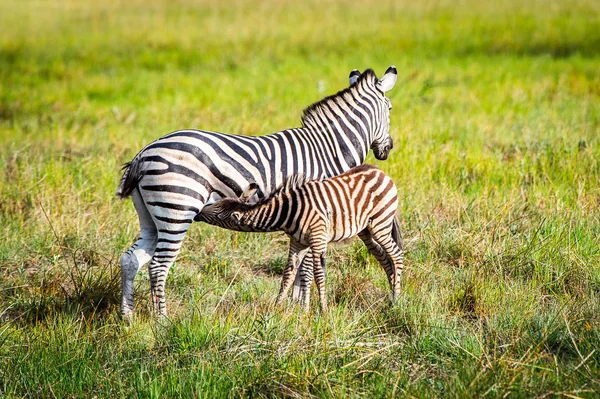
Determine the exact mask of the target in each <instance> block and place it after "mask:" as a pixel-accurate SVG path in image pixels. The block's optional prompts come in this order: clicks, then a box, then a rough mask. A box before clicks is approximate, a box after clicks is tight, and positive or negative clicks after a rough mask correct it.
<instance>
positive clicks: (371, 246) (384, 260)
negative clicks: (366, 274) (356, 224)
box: [358, 229, 396, 292]
mask: <svg viewBox="0 0 600 399" xmlns="http://www.w3.org/2000/svg"><path fill="white" fill-rule="evenodd" d="M358 237H359V238H360V239H361V240H362V242H364V243H365V245H366V246H367V249H368V250H369V252H370V253H371V255H373V256H374V257H375V259H377V261H378V262H379V264H380V265H381V267H382V268H383V270H384V271H385V274H386V276H387V278H388V282H389V283H390V289H391V290H392V292H393V290H394V278H395V277H394V276H395V269H396V268H395V266H394V262H393V261H392V259H390V258H389V257H388V255H387V252H386V251H385V250H384V249H383V248H382V247H381V246H380V245H379V244H377V243H376V242H375V240H373V236H372V235H371V232H370V231H369V230H368V229H364V230H363V231H361V232H360V233H358Z"/></svg>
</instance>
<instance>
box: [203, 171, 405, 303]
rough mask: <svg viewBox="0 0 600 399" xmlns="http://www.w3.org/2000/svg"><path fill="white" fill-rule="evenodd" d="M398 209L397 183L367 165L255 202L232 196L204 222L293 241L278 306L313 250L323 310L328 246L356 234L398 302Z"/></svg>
mask: <svg viewBox="0 0 600 399" xmlns="http://www.w3.org/2000/svg"><path fill="white" fill-rule="evenodd" d="M253 188H254V189H256V186H253ZM248 196H249V195H248V194H246V197H248ZM397 208H398V194H397V190H396V186H395V185H394V182H393V180H392V179H391V178H390V177H389V176H387V175H386V174H385V173H383V172H382V171H381V170H379V169H377V168H376V167H374V166H371V165H361V166H358V167H355V168H353V169H350V170H349V171H347V172H345V173H343V174H342V175H339V176H337V177H332V178H330V179H327V180H321V181H319V180H313V181H311V180H309V179H307V178H306V177H304V176H302V175H296V176H294V177H292V178H290V179H288V180H287V181H286V183H285V184H284V185H282V186H281V187H280V188H279V189H277V190H276V191H274V192H273V193H272V194H271V195H270V196H269V197H266V198H263V199H262V200H260V201H259V202H257V203H255V204H250V203H248V202H244V201H242V200H240V199H235V198H227V199H224V200H222V201H219V202H217V203H215V204H211V205H207V206H205V207H204V209H203V210H202V212H201V214H200V218H201V219H202V220H203V221H205V222H208V223H211V224H214V225H217V226H221V227H225V228H228V229H232V230H242V231H255V232H268V231H283V232H285V233H286V234H287V235H288V236H289V237H290V249H289V257H288V266H287V267H286V269H285V271H284V274H283V278H282V282H281V289H280V291H279V295H278V298H277V302H278V303H281V302H282V301H283V300H284V299H285V297H286V296H287V292H288V290H289V288H290V286H291V283H292V280H293V279H294V277H295V275H296V273H297V270H298V267H299V256H298V255H299V252H300V251H302V250H305V249H306V248H310V252H311V253H312V257H313V270H312V271H314V277H315V281H316V284H317V288H318V292H319V297H320V300H321V309H322V310H325V309H326V308H327V300H326V297H325V251H326V247H327V243H329V242H332V241H341V240H345V239H347V238H350V237H353V236H356V235H358V236H359V237H360V239H361V240H362V241H363V242H364V243H365V244H366V246H367V248H368V249H369V252H371V253H372V254H373V255H374V256H375V258H376V259H377V260H378V261H379V263H380V264H381V266H382V267H383V269H384V270H385V272H386V275H387V277H388V281H389V283H390V287H391V290H392V301H395V300H396V298H397V296H398V294H399V292H400V273H401V271H402V267H403V252H402V241H401V237H400V228H399V223H398V214H397ZM306 269H307V270H305V273H304V276H303V278H302V280H303V285H304V287H303V288H304V298H303V302H304V305H305V307H306V308H308V305H309V300H310V298H309V295H310V294H309V293H310V284H311V281H312V275H311V270H310V267H307V268H306Z"/></svg>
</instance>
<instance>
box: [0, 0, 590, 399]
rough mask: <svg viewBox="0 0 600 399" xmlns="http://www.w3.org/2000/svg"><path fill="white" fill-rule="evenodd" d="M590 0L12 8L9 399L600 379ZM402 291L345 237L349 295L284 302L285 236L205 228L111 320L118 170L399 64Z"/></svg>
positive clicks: (489, 386) (0, 203)
mask: <svg viewBox="0 0 600 399" xmlns="http://www.w3.org/2000/svg"><path fill="white" fill-rule="evenodd" d="M599 15H600V6H599V4H598V3H597V2H593V1H587V0H582V1H573V2H571V1H566V0H565V1H551V2H538V1H533V2H526V3H525V4H522V2H517V1H514V0H505V1H498V2H475V1H465V2H458V3H457V2H454V1H452V2H451V1H429V2H386V1H377V2H376V1H372V0H361V1H355V2H340V1H319V2H317V1H309V2H296V3H293V4H292V3H289V2H282V1H276V0H272V1H264V2H250V1H236V2H234V3H231V2H227V3H224V2H216V1H200V2H188V1H182V2H178V3H177V4H171V3H169V2H159V1H152V2H146V1H144V2H141V1H139V2H127V3H123V2H113V1H108V2H98V3H92V2H76V1H65V2H49V1H26V2H23V1H18V2H17V1H4V2H0V26H2V27H3V28H2V33H1V34H0V226H1V227H2V229H0V396H6V397H9V398H13V397H14V398H18V397H93V396H94V395H96V396H98V397H130V396H138V397H157V398H158V397H180V396H183V397H194V396H196V397H224V396H255V397H256V396H257V397H282V396H288V397H310V396H311V395H312V396H316V397H407V396H411V395H412V396H416V397H443V396H454V397H469V398H470V397H483V396H491V397H504V396H506V395H508V396H510V395H512V396H516V397H532V396H542V397H544V396H545V397H548V396H553V395H554V396H561V395H571V397H594V396H596V395H597V393H598V391H599V390H600V381H599V378H598V375H599V374H600V372H599V370H600V356H599V353H600V348H599V346H598V343H599V342H600V336H599V333H598V331H599V330H600V319H599V316H598V315H599V314H600V265H599V250H598V248H599V247H598V242H599V238H600V237H599V236H600V227H599V226H600V224H599V217H600V213H599V212H598V203H599V201H600V181H599V177H600V167H599V164H598V159H600V158H599V156H600V152H599V147H598V140H599V133H600V98H599V97H600V73H599V69H598V65H599V62H600V60H599V54H600V18H599ZM391 64H394V65H396V66H397V68H398V70H399V80H398V83H397V85H396V87H395V88H394V90H393V91H391V92H389V96H390V98H391V100H392V103H393V107H394V108H393V110H392V117H391V122H392V130H391V134H392V136H393V138H394V143H395V146H394V149H393V152H392V154H391V157H390V159H389V160H388V161H386V162H379V161H375V159H374V158H373V157H372V156H370V157H369V159H368V162H370V163H375V164H376V165H377V166H379V167H381V168H382V169H384V170H385V171H386V172H388V173H389V174H390V175H391V176H392V177H393V178H394V181H395V182H396V185H397V186H398V188H399V196H400V199H401V203H400V213H401V223H402V230H403V236H404V241H405V246H406V250H407V254H406V255H407V261H406V269H405V272H404V274H403V280H402V289H403V292H402V295H401V297H400V298H399V300H398V303H397V304H396V305H395V306H394V307H389V306H388V304H387V295H388V287H387V281H386V277H385V274H384V273H383V271H382V270H381V268H380V267H379V265H378V264H377V263H376V261H375V260H374V259H373V258H372V257H370V256H369V255H368V253H367V251H366V249H365V248H363V246H362V244H361V243H359V242H351V243H346V244H343V245H339V246H331V247H330V248H329V252H328V257H329V262H328V264H329V265H331V267H329V268H328V287H327V289H328V295H329V298H330V302H331V303H332V305H333V306H332V309H331V311H330V312H329V313H328V314H324V315H322V314H320V313H319V312H318V311H317V310H316V309H314V310H313V311H312V312H310V313H308V314H303V313H302V312H301V311H300V310H299V309H296V308H291V309H280V308H276V307H274V305H273V301H274V297H275V295H276V292H277V288H278V284H279V275H280V273H281V271H282V269H283V267H284V263H285V259H286V246H287V240H286V239H285V237H283V236H281V235H277V234H273V235H259V234H241V233H240V234H238V233H232V232H228V231H224V230H219V229H215V228H212V227H210V226H203V225H195V226H193V227H192V229H191V231H190V233H189V235H188V237H187V239H186V243H185V245H184V247H183V251H182V254H181V255H180V257H179V259H178V262H177V264H176V265H175V266H174V267H173V268H172V271H171V273H170V275H169V281H168V283H167V299H168V308H169V312H170V315H171V320H170V321H169V322H168V323H165V324H164V325H159V324H157V323H156V321H155V320H154V319H153V318H152V316H151V312H150V302H149V283H148V276H147V273H145V271H142V272H141V273H139V275H138V276H137V278H136V284H137V287H136V301H137V308H136V320H135V321H134V322H133V324H132V325H126V324H125V323H123V322H122V321H121V320H120V319H119V318H118V316H117V314H118V301H119V295H120V272H119V268H118V257H119V255H120V253H121V252H122V251H123V250H124V249H125V248H127V246H128V245H130V244H131V243H132V241H133V240H134V239H135V237H136V235H137V233H138V226H137V219H136V215H135V212H134V210H133V207H132V206H131V203H130V202H129V201H119V200H117V199H116V198H115V195H114V192H115V189H116V185H117V182H118V179H119V177H120V174H119V173H120V172H119V169H120V167H121V165H122V164H123V163H124V162H126V161H128V160H130V159H131V157H132V156H133V155H134V154H135V153H136V152H137V151H138V150H139V149H140V148H141V147H142V146H143V145H145V144H147V143H148V142H150V141H152V140H153V139H156V138H158V137H160V136H162V135H163V134H166V133H168V132H170V131H173V130H176V129H180V128H201V129H208V130H216V131H223V132H232V133H243V134H249V135H258V134H265V133H270V132H273V131H277V130H280V129H282V128H286V127H294V126H298V124H299V123H300V115H301V112H302V109H303V108H304V107H306V106H308V105H309V104H311V103H312V102H314V101H316V100H319V99H320V98H322V97H323V96H325V95H328V94H332V93H334V92H336V91H337V90H339V89H341V88H343V87H344V86H345V85H346V84H347V76H348V72H349V71H350V70H352V69H354V68H360V69H361V70H364V69H366V68H367V67H372V68H374V69H375V71H376V72H377V73H378V74H381V73H382V72H383V71H384V70H385V69H386V68H387V67H388V66H389V65H391Z"/></svg>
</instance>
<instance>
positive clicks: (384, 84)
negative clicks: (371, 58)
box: [377, 65, 398, 93]
mask: <svg viewBox="0 0 600 399" xmlns="http://www.w3.org/2000/svg"><path fill="white" fill-rule="evenodd" d="M396 79H398V70H397V69H396V67H395V66H393V65H392V66H391V67H389V68H388V69H387V71H385V74H384V75H383V77H382V78H381V79H379V81H378V82H377V88H378V89H379V90H381V91H382V92H384V93H385V92H386V91H388V90H391V89H392V88H393V87H394V85H395V84H396Z"/></svg>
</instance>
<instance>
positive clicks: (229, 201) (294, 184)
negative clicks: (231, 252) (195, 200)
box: [209, 173, 315, 212]
mask: <svg viewBox="0 0 600 399" xmlns="http://www.w3.org/2000/svg"><path fill="white" fill-rule="evenodd" d="M314 180H315V179H310V178H309V177H307V176H306V175H304V174H302V173H298V174H294V175H292V176H289V177H288V178H286V179H285V180H284V182H283V183H282V184H281V185H279V186H277V188H276V189H275V190H273V191H272V192H271V194H269V195H268V196H266V197H263V198H261V199H260V200H259V201H258V202H256V203H253V204H250V203H248V202H244V201H243V200H241V199H240V198H225V199H222V200H221V201H219V202H217V203H215V204H214V206H219V207H220V208H221V209H220V211H221V212H235V211H238V212H246V211H249V210H252V209H254V208H256V207H258V206H261V205H264V204H266V203H267V202H269V201H270V200H271V199H272V198H274V197H276V196H278V195H279V194H281V193H284V194H289V193H290V192H292V191H293V190H295V189H297V188H299V187H302V186H303V185H305V184H306V183H308V182H311V181H314ZM209 206H213V205H209Z"/></svg>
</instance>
